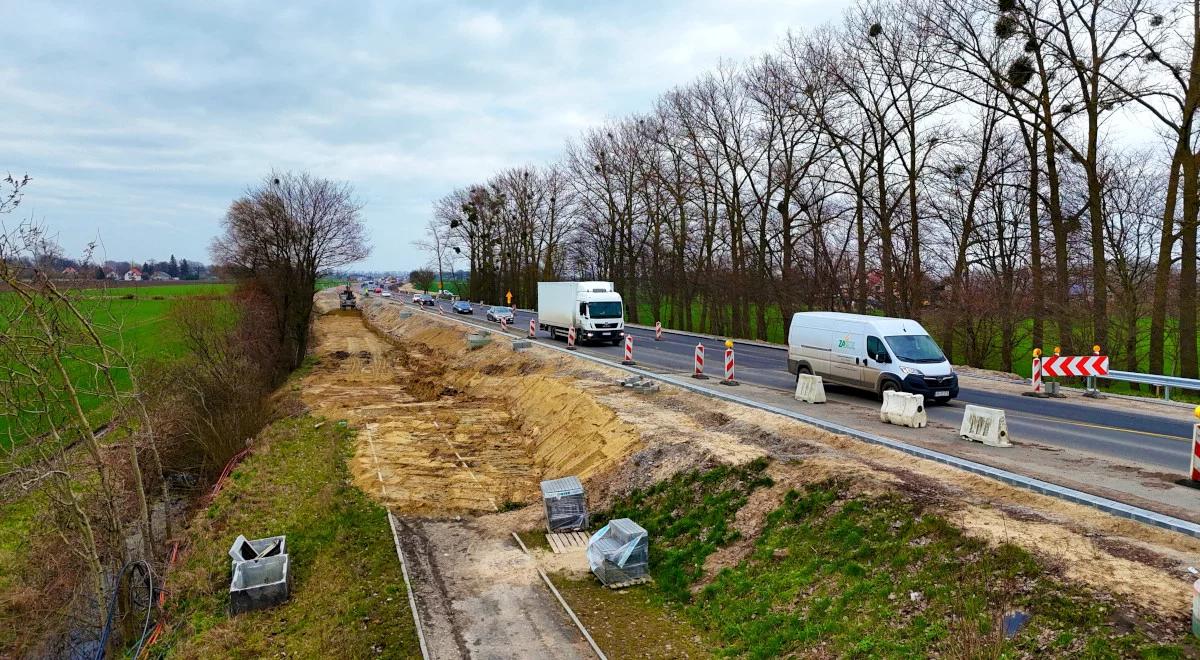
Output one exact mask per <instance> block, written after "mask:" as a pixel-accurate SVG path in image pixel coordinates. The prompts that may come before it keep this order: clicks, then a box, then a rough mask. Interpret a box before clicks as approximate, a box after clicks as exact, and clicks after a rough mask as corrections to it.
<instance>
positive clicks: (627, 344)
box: [621, 335, 637, 366]
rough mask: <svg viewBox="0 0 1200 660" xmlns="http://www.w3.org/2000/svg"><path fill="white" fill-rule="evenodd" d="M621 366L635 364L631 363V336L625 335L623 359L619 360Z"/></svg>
mask: <svg viewBox="0 0 1200 660" xmlns="http://www.w3.org/2000/svg"><path fill="white" fill-rule="evenodd" d="M621 364H623V365H625V366H630V365H634V364H637V362H634V361H633V335H625V359H624V360H621Z"/></svg>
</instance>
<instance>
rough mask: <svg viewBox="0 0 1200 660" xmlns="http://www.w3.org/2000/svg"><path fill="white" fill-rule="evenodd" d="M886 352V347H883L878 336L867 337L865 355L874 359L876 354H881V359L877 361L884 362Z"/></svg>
mask: <svg viewBox="0 0 1200 660" xmlns="http://www.w3.org/2000/svg"><path fill="white" fill-rule="evenodd" d="M887 354H888V353H887V348H885V347H884V345H883V340H882V339H880V338H879V337H867V355H869V356H870V357H871V358H872V359H875V358H876V356H881V357H883V360H878V361H879V362H884V361H886V360H887V359H888V357H887Z"/></svg>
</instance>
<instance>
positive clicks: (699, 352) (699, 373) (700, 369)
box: [692, 344, 708, 380]
mask: <svg viewBox="0 0 1200 660" xmlns="http://www.w3.org/2000/svg"><path fill="white" fill-rule="evenodd" d="M692 378H699V379H701V380H705V379H707V378H708V376H705V375H704V344H696V370H695V371H693V372H692Z"/></svg>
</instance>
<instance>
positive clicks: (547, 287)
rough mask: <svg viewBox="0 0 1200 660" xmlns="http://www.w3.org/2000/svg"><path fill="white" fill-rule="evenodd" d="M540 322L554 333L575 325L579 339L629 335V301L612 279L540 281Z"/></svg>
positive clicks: (616, 340)
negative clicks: (626, 300) (600, 280)
mask: <svg viewBox="0 0 1200 660" xmlns="http://www.w3.org/2000/svg"><path fill="white" fill-rule="evenodd" d="M538 324H539V326H540V327H541V328H542V329H543V330H548V331H549V332H550V334H551V336H555V337H557V336H559V335H562V336H566V334H567V332H568V330H569V329H570V328H575V339H576V341H579V342H604V341H607V342H611V343H612V344H614V345H616V344H619V343H621V341H622V340H624V338H625V303H624V301H623V300H622V299H621V294H619V293H617V292H616V290H615V289H614V288H613V284H612V282H538Z"/></svg>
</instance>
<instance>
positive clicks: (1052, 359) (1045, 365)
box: [1042, 355, 1108, 377]
mask: <svg viewBox="0 0 1200 660" xmlns="http://www.w3.org/2000/svg"><path fill="white" fill-rule="evenodd" d="M1042 373H1043V374H1044V375H1046V376H1063V377H1071V376H1080V377H1082V376H1107V375H1108V356H1107V355H1051V356H1049V357H1044V358H1042Z"/></svg>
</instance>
